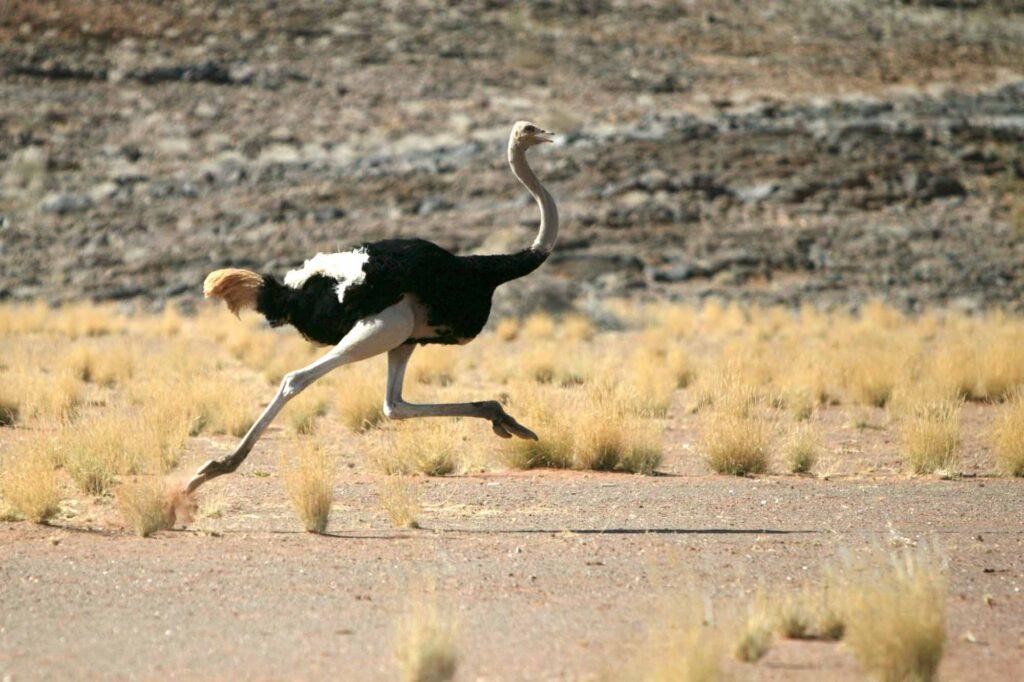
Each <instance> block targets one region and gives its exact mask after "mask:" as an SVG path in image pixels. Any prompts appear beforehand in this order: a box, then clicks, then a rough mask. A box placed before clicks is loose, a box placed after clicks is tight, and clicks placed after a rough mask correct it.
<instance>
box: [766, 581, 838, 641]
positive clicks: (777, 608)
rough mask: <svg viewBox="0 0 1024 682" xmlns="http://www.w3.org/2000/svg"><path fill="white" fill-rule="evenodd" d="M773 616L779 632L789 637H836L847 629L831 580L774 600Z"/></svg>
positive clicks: (791, 592)
mask: <svg viewBox="0 0 1024 682" xmlns="http://www.w3.org/2000/svg"><path fill="white" fill-rule="evenodd" d="M772 619H773V621H774V623H775V629H776V631H777V632H778V633H779V635H780V636H782V637H786V638H788V639H821V640H837V639H842V637H843V633H844V632H845V629H846V625H845V624H844V622H843V617H842V614H841V613H839V611H838V609H837V606H836V603H835V587H834V585H832V584H831V582H830V581H827V582H826V584H825V586H824V587H821V588H818V587H811V586H808V585H805V586H804V587H803V588H801V589H799V590H796V591H790V592H788V593H786V594H785V595H784V596H782V597H781V598H779V599H777V600H776V601H775V603H774V608H773V609H772Z"/></svg>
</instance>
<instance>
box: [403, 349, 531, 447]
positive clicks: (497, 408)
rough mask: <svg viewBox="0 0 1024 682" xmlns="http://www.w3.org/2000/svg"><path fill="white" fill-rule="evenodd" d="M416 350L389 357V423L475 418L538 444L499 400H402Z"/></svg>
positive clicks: (508, 435) (504, 435)
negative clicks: (391, 421) (427, 401)
mask: <svg viewBox="0 0 1024 682" xmlns="http://www.w3.org/2000/svg"><path fill="white" fill-rule="evenodd" d="M415 349H416V346H414V345H412V344H406V345H402V346H399V347H398V348H395V349H394V350H392V351H390V352H389V353H388V388H387V392H386V393H385V395H384V415H385V416H387V417H388V418H390V419H413V418H415V417H476V418H478V419H486V420H487V421H489V422H491V428H492V429H493V430H494V433H496V434H497V435H498V436H501V437H502V438H511V437H512V436H518V437H519V438H525V439H528V440H538V438H537V434H535V433H534V432H533V431H531V430H530V429H528V428H526V427H525V426H523V425H522V424H520V423H519V422H517V421H516V420H515V419H514V418H513V417H512V416H511V415H510V414H508V413H507V412H505V410H504V408H503V407H502V406H501V403H499V402H498V401H496V400H483V401H479V402H473V403H428V404H415V403H409V402H406V401H405V400H403V399H402V383H403V381H404V380H405V368H406V366H407V365H408V364H409V358H410V357H411V356H412V352H413V351H414V350H415Z"/></svg>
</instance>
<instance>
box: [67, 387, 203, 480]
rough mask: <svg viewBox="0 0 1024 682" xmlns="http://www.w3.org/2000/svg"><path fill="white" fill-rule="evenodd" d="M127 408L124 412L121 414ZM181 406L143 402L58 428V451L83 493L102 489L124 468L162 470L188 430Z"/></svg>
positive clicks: (168, 466) (170, 462) (173, 457)
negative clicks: (134, 408) (173, 408)
mask: <svg viewBox="0 0 1024 682" xmlns="http://www.w3.org/2000/svg"><path fill="white" fill-rule="evenodd" d="M126 412H127V414H126ZM188 425H189V418H188V414H187V413H185V412H183V411H163V410H160V409H158V408H157V407H148V408H143V409H141V410H138V411H136V412H135V413H134V414H133V413H131V412H130V411H129V410H126V409H119V410H114V411H108V412H104V413H102V414H98V415H96V416H93V417H90V418H89V419H83V420H82V421H81V422H79V423H77V424H75V425H74V426H68V427H65V428H64V429H62V430H61V433H60V435H59V436H58V439H57V452H58V457H59V460H60V462H61V464H62V465H63V467H64V469H65V470H66V471H67V472H68V475H70V476H71V478H72V480H74V482H75V484H76V485H77V486H78V487H79V489H81V490H82V491H83V492H85V493H89V494H93V495H101V494H103V493H105V492H107V491H108V490H110V488H111V487H112V486H113V484H114V483H115V481H116V479H117V477H118V476H119V475H124V474H138V473H164V472H166V471H169V470H170V469H172V468H173V467H174V466H175V465H176V464H177V461H178V457H179V455H180V451H181V448H182V446H183V444H184V442H185V438H186V436H187V435H188Z"/></svg>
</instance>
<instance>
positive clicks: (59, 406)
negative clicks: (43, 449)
mask: <svg viewBox="0 0 1024 682" xmlns="http://www.w3.org/2000/svg"><path fill="white" fill-rule="evenodd" d="M12 362H17V363H18V364H17V366H13V365H12V366H11V367H10V368H9V369H8V370H7V371H5V372H0V384H4V385H6V386H7V388H5V389H4V394H5V397H4V400H3V402H4V403H5V404H6V405H7V408H6V410H5V414H6V415H7V417H6V419H7V420H10V418H11V415H12V414H13V415H14V416H15V417H16V418H17V419H18V420H22V419H29V418H32V419H36V420H39V421H40V422H42V423H50V424H52V423H55V422H62V421H67V420H70V419H73V418H74V417H76V416H77V415H78V412H79V409H80V408H81V406H82V403H83V401H84V394H83V391H82V383H81V382H80V381H79V380H78V378H77V377H75V376H74V375H73V374H72V373H71V372H69V371H67V370H64V369H59V370H57V371H53V372H46V371H43V370H40V369H36V368H34V367H32V366H30V365H29V364H28V362H26V359H25V358H24V357H21V358H17V359H16V360H12ZM12 408H13V409H12Z"/></svg>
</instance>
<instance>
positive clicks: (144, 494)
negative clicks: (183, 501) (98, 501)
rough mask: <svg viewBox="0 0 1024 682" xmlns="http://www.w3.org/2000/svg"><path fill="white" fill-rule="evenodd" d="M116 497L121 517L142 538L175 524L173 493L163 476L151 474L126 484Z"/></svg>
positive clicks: (120, 488)
mask: <svg viewBox="0 0 1024 682" xmlns="http://www.w3.org/2000/svg"><path fill="white" fill-rule="evenodd" d="M115 498H116V500H117V509H118V511H119V512H120V513H121V518H123V519H124V521H125V523H126V524H127V526H128V527H129V528H130V529H131V530H132V532H134V533H135V534H136V535H138V536H140V537H144V538H148V537H149V536H150V535H152V534H153V533H155V532H157V531H158V530H166V529H168V528H171V527H172V526H173V525H174V509H173V506H172V494H171V491H170V490H169V488H168V486H167V483H166V482H165V481H164V480H163V479H162V478H159V477H149V476H147V477H143V478H139V479H137V480H134V481H127V482H125V483H122V484H121V485H120V486H118V487H117V490H116V491H115Z"/></svg>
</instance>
